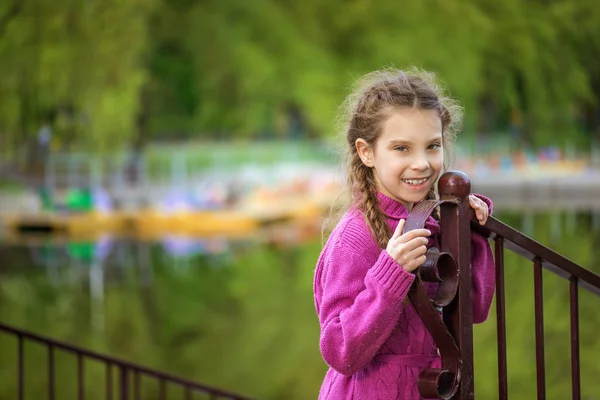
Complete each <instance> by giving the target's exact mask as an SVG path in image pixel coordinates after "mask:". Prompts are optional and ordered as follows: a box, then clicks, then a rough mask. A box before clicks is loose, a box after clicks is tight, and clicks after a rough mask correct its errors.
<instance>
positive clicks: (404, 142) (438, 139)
mask: <svg viewBox="0 0 600 400" xmlns="http://www.w3.org/2000/svg"><path fill="white" fill-rule="evenodd" d="M441 140H442V135H439V136H436V137H434V138H433V139H429V141H428V142H429V143H433V142H439V141H441ZM389 143H390V144H412V143H413V142H412V141H410V140H406V139H391V140H390V142H389Z"/></svg>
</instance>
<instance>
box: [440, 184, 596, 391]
mask: <svg viewBox="0 0 600 400" xmlns="http://www.w3.org/2000/svg"><path fill="white" fill-rule="evenodd" d="M439 191H440V195H441V197H442V198H447V199H466V197H467V196H468V194H469V193H470V182H469V180H468V178H467V176H466V175H464V174H463V173H460V172H449V173H447V174H445V175H444V176H442V178H441V179H440V185H439ZM440 212H441V222H440V223H441V231H442V238H441V239H442V240H441V242H442V250H444V251H448V252H449V253H451V254H452V255H453V256H454V258H455V259H456V260H457V262H458V265H459V266H460V272H459V290H458V293H457V295H456V297H455V299H454V300H453V302H452V303H451V304H450V305H449V307H446V308H445V311H444V322H445V323H446V326H447V328H448V330H449V331H450V333H451V334H452V336H453V337H454V340H455V342H456V344H457V346H458V347H459V349H460V353H461V361H462V377H461V383H460V388H459V390H458V392H457V394H456V395H455V396H453V397H452V398H453V399H460V400H467V399H472V398H474V396H475V393H474V386H473V326H472V325H473V323H472V320H473V318H472V317H473V311H472V304H471V299H470V290H471V270H470V269H471V266H470V256H471V249H470V234H471V231H476V232H478V233H479V234H481V235H483V236H484V237H486V238H488V239H490V240H493V241H494V263H495V270H496V271H495V272H496V318H497V342H498V394H499V398H500V399H502V400H505V399H508V375H507V362H506V309H505V300H506V299H505V288H504V251H505V249H508V250H511V251H513V252H514V253H516V254H517V255H519V256H521V257H523V258H526V259H528V260H531V262H532V266H533V281H534V312H535V318H534V319H535V321H534V322H535V349H536V375H537V379H536V381H537V397H538V399H545V398H546V368H545V354H544V318H543V311H544V308H543V305H544V295H543V287H542V269H546V270H548V271H550V272H552V273H554V274H556V275H558V276H559V277H561V278H564V279H565V280H568V281H569V287H570V294H569V303H570V333H571V335H570V341H571V343H570V348H571V382H572V398H573V399H577V400H579V399H581V382H580V357H579V355H580V348H579V286H581V287H583V288H585V289H586V290H588V291H590V292H591V293H593V294H595V295H598V296H600V276H599V275H597V274H595V273H593V272H591V271H590V270H587V269H585V268H583V267H582V266H580V265H578V264H576V263H574V262H572V261H571V260H569V259H567V258H566V257H564V256H562V255H560V254H558V253H557V252H555V251H553V250H552V249H550V248H548V247H546V246H544V245H542V244H540V243H538V242H536V241H535V240H533V239H531V238H529V237H528V236H526V235H524V234H523V233H521V232H519V231H517V230H516V229H514V228H511V227H510V226H508V225H506V224H504V223H502V222H501V221H499V220H498V219H496V218H494V217H489V218H488V220H487V222H486V224H485V225H484V226H481V225H479V224H478V223H477V222H475V221H473V220H472V210H470V209H469V206H468V201H463V202H462V203H461V204H460V205H458V206H457V205H453V204H451V203H449V204H442V205H441V206H440ZM469 224H470V226H469Z"/></svg>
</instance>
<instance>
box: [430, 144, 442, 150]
mask: <svg viewBox="0 0 600 400" xmlns="http://www.w3.org/2000/svg"><path fill="white" fill-rule="evenodd" d="M440 147H442V145H441V144H439V143H432V144H430V145H429V149H430V150H435V149H439V148H440Z"/></svg>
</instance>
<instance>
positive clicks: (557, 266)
mask: <svg viewBox="0 0 600 400" xmlns="http://www.w3.org/2000/svg"><path fill="white" fill-rule="evenodd" d="M471 229H473V230H474V231H477V232H478V233H480V234H481V235H484V236H485V237H488V238H490V239H493V238H494V237H495V236H496V235H497V236H502V237H503V238H504V239H505V245H504V246H505V248H506V249H508V250H511V251H513V252H515V253H517V254H519V255H520V256H523V257H525V258H527V259H529V260H533V258H534V257H536V256H537V257H540V258H542V259H543V263H542V266H543V267H544V268H546V269H547V270H549V271H551V272H553V273H555V274H556V275H558V276H560V277H562V278H564V279H569V278H570V277H571V275H573V276H575V277H577V279H578V283H579V285H580V286H581V287H583V288H585V289H586V290H589V291H590V292H591V293H594V294H595V295H598V296H600V275H597V274H595V273H593V272H592V271H590V270H588V269H585V268H583V267H582V266H581V265H579V264H576V263H574V262H573V261H571V260H569V259H568V258H566V257H564V256H562V255H560V254H558V253H557V252H555V251H554V250H552V249H550V248H548V247H546V246H544V245H543V244H540V243H538V242H536V241H535V240H533V239H531V238H530V237H528V236H526V235H524V234H523V233H521V232H519V231H517V230H516V229H514V228H511V227H510V226H508V225H506V224H504V223H503V222H500V221H498V220H497V219H495V218H494V217H489V218H488V220H487V222H486V224H485V225H484V226H481V225H479V224H478V223H477V222H475V221H471Z"/></svg>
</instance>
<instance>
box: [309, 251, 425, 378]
mask: <svg viewBox="0 0 600 400" xmlns="http://www.w3.org/2000/svg"><path fill="white" fill-rule="evenodd" d="M330 250H331V251H330V252H329V254H328V255H327V256H325V257H322V259H321V260H320V261H319V263H318V265H317V276H318V277H319V279H318V281H316V282H315V305H316V308H317V314H318V317H319V322H320V325H321V337H320V348H321V353H322V355H323V359H324V360H325V362H326V363H327V364H328V365H329V366H330V367H332V368H333V369H335V370H336V371H338V372H340V373H341V374H344V375H346V376H350V375H353V374H354V373H355V372H357V371H359V370H361V369H362V368H365V367H366V366H367V365H368V364H369V363H370V362H371V361H372V359H373V357H374V356H375V355H376V353H377V351H378V350H379V349H380V348H381V346H382V345H383V343H384V342H385V341H386V340H387V338H388V337H389V335H390V334H391V332H392V330H393V329H394V327H395V326H396V323H397V321H398V318H399V317H400V314H401V313H402V309H403V303H404V299H405V298H406V296H407V294H408V290H409V288H410V286H411V284H412V282H413V280H414V275H413V274H411V273H408V272H406V271H405V270H404V269H403V268H402V267H400V266H399V265H398V263H397V262H396V261H395V260H394V259H393V258H391V257H390V256H389V255H388V254H387V252H386V251H385V250H383V251H381V253H380V254H379V257H378V258H377V260H376V261H375V263H374V264H372V261H371V265H369V262H368V261H367V259H366V258H365V257H364V256H363V255H362V254H361V253H359V252H358V251H356V250H355V249H354V248H351V247H350V246H348V245H346V246H344V245H343V244H338V245H336V246H334V247H332V248H331V249H330Z"/></svg>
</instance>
